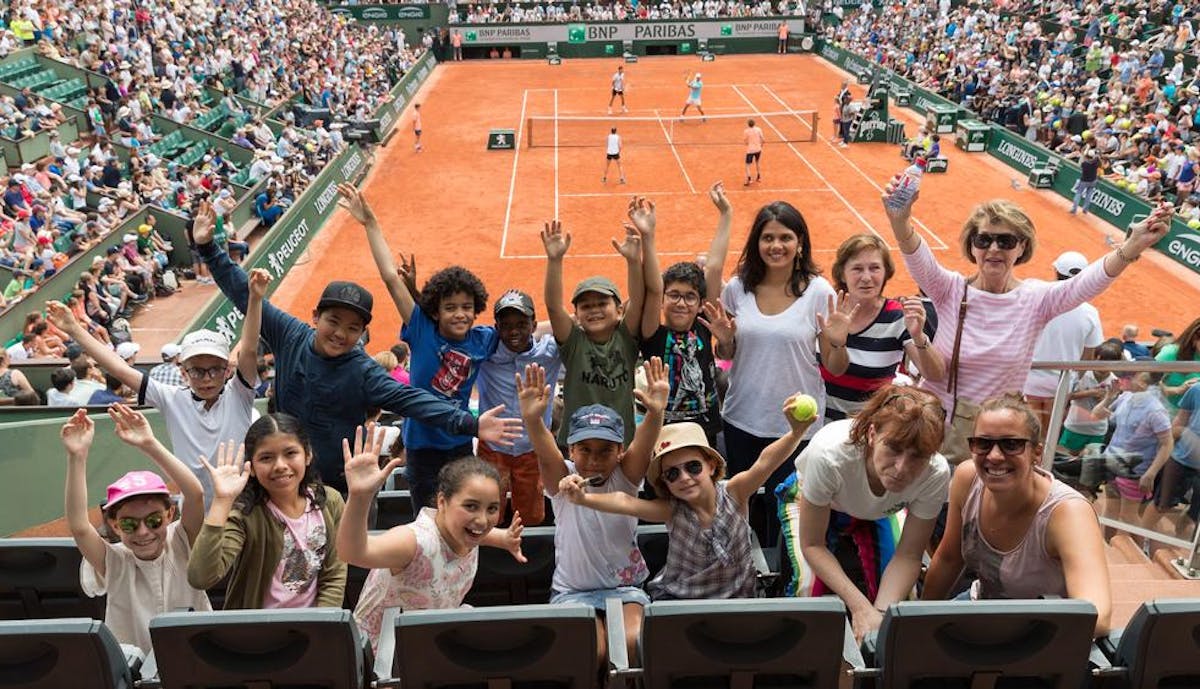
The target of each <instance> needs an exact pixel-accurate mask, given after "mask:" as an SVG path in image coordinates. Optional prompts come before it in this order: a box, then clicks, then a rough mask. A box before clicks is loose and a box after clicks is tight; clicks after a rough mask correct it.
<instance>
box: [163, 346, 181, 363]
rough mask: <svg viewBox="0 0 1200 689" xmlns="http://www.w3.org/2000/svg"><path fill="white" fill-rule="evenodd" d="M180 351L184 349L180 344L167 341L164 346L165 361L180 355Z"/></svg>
mask: <svg viewBox="0 0 1200 689" xmlns="http://www.w3.org/2000/svg"><path fill="white" fill-rule="evenodd" d="M180 351H182V350H181V349H180V347H179V345H177V344H175V343H174V342H168V343H166V344H165V345H163V347H162V358H163V361H170V360H171V359H174V358H175V357H177V356H179V352H180Z"/></svg>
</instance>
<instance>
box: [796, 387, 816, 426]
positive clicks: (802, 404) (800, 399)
mask: <svg viewBox="0 0 1200 689" xmlns="http://www.w3.org/2000/svg"><path fill="white" fill-rule="evenodd" d="M792 418H793V419H795V420H797V421H801V422H803V421H812V420H813V419H815V418H817V401H816V400H815V399H813V398H812V396H811V395H805V394H803V393H801V394H799V395H796V403H795V406H793V407H792Z"/></svg>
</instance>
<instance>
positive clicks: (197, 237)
mask: <svg viewBox="0 0 1200 689" xmlns="http://www.w3.org/2000/svg"><path fill="white" fill-rule="evenodd" d="M216 226H217V214H216V213H215V212H214V211H213V207H212V204H211V203H209V202H208V201H204V202H201V204H200V208H199V209H198V210H197V211H196V216H195V217H194V218H192V241H194V242H195V243H196V246H200V245H201V244H208V243H210V242H212V240H213V229H214V228H215V227H216Z"/></svg>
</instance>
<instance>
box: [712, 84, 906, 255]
mask: <svg viewBox="0 0 1200 689" xmlns="http://www.w3.org/2000/svg"><path fill="white" fill-rule="evenodd" d="M733 90H734V91H736V92H737V94H738V95H739V96H741V97H742V100H744V101H746V104H747V105H749V106H750V107H751V108H753V109H754V112H756V113H759V114H760V115H761V114H762V110H759V109H758V106H756V105H755V104H754V102H753V101H751V100H750V99H749V98H747V97H746V94H744V93H742V90H741V89H739V88H738V87H737V86H736V85H735V86H734V87H733ZM762 121H763V122H764V123H766V125H767V126H768V127H770V128H771V129H773V130H775V134H776V135H777V136H779V138H780V139H782V140H783V141H784V143H786V144H787V147H788V148H790V149H792V153H795V154H796V157H797V158H799V159H800V162H802V163H804V164H805V165H807V166H808V169H809V170H812V171H813V174H814V175H816V176H817V179H819V180H821V182H822V183H824V184H825V186H827V187H829V190H830V191H832V192H833V195H834V196H836V197H838V200H840V201H841V202H842V204H843V205H845V206H846V208H848V209H850V212H851V213H853V214H854V217H856V218H858V219H859V221H860V222H862V224H863V226H864V227H866V228H867V230H868V231H869V232H870V233H871V234H873V235H875V236H876V237H879V239H880V241H882V242H883V245H884V246H885V247H887V248H888V249H891V248H892V247H891V245H890V244H888V242H887V240H886V239H884V237H883V235H881V234H879V233H878V232H876V231H875V228H874V227H872V226H871V223H869V222H867V219H866V218H864V217H863V216H862V214H861V213H859V212H858V209H856V208H855V207H854V206H853V205H851V204H850V202H849V201H847V200H846V197H845V196H842V193H841V192H840V191H838V190H837V188H836V187H834V186H833V185H832V184H830V183H829V180H827V179H825V175H822V174H821V171H820V170H818V169H817V168H816V167H815V166H814V165H813V164H812V163H810V162H808V159H807V158H805V157H804V156H803V155H802V154H801V153H800V151H799V150H798V149H797V148H796V147H795V146H794V145H793V144H792V142H790V141H788V140H787V137H786V136H784V135H783V132H781V131H779V128H778V127H776V126H775V125H774V124H772V123H771V121H770V120H768V119H767V118H765V117H763V118H762Z"/></svg>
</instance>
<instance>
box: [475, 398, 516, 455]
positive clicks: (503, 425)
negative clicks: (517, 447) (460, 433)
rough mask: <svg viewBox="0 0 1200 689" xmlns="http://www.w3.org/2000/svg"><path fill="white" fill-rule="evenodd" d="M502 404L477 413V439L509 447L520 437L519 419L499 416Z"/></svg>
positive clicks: (502, 409) (502, 407)
mask: <svg viewBox="0 0 1200 689" xmlns="http://www.w3.org/2000/svg"><path fill="white" fill-rule="evenodd" d="M503 411H504V405H503V404H501V405H499V406H495V407H492V408H491V409H489V410H487V411H485V412H483V413H482V414H480V415H479V439H480V440H486V441H487V442H488V443H490V444H491V445H500V446H503V447H510V446H511V445H512V444H513V441H514V440H516V439H517V438H520V437H521V420H520V419H514V418H510V417H504V416H500V413H501V412H503Z"/></svg>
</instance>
